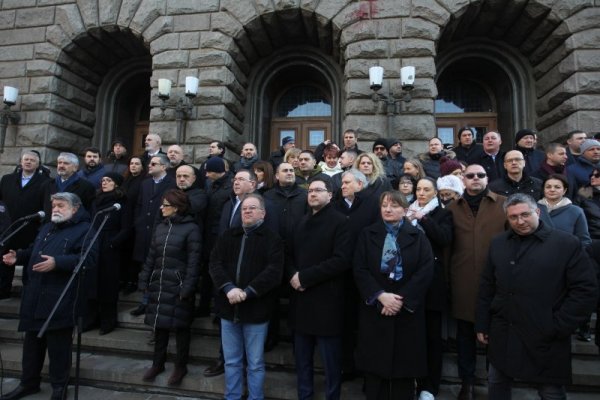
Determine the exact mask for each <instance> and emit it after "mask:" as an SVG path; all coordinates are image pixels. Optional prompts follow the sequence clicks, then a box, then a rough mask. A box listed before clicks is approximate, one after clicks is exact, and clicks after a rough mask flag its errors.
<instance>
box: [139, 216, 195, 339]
mask: <svg viewBox="0 0 600 400" xmlns="http://www.w3.org/2000/svg"><path fill="white" fill-rule="evenodd" d="M201 243H202V238H201V235H200V228H199V227H198V225H197V224H196V223H195V222H194V218H193V217H192V216H191V215H186V216H184V217H182V216H179V215H175V216H173V217H169V218H164V219H163V220H162V221H161V222H160V223H159V224H158V225H156V229H155V230H154V235H153V237H152V243H151V245H150V250H149V252H148V257H147V258H146V262H145V263H144V267H143V269H142V272H141V273H140V281H139V288H140V290H147V291H148V294H149V295H150V303H149V305H148V310H147V312H146V318H145V319H144V322H145V323H146V325H150V326H151V327H152V328H153V329H156V328H160V329H177V328H188V327H189V326H190V325H191V323H192V319H193V311H194V291H195V289H196V284H197V283H198V275H199V266H198V265H199V264H198V263H199V260H200V248H201Z"/></svg>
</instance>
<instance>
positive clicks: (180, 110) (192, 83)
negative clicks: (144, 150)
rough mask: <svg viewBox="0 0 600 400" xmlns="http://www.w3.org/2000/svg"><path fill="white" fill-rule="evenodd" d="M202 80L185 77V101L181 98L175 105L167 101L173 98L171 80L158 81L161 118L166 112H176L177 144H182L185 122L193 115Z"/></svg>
mask: <svg viewBox="0 0 600 400" xmlns="http://www.w3.org/2000/svg"><path fill="white" fill-rule="evenodd" d="M199 84H200V79H198V78H196V77H195V76H186V77H185V99H184V98H182V97H180V98H179V99H178V100H177V102H176V103H175V105H168V104H167V100H169V98H170V97H171V85H172V84H171V80H169V79H159V80H158V98H159V99H160V109H161V117H164V115H165V110H167V109H170V110H175V120H176V121H177V144H181V141H182V133H183V129H184V120H186V119H188V118H189V117H190V116H191V114H192V109H193V107H194V106H193V104H192V99H193V98H195V97H196V96H197V95H198V85H199Z"/></svg>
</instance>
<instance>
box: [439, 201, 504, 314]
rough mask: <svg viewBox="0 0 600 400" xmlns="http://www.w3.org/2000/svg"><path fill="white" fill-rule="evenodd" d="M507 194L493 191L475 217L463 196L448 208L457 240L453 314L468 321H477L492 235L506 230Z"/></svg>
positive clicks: (453, 257)
mask: <svg viewBox="0 0 600 400" xmlns="http://www.w3.org/2000/svg"><path fill="white" fill-rule="evenodd" d="M505 200H506V197H504V196H500V195H497V194H495V193H492V192H489V193H488V194H487V195H486V196H485V197H484V198H483V199H482V200H481V204H480V206H479V211H478V212H477V217H474V216H473V213H472V212H471V209H470V208H469V204H468V203H467V201H466V200H465V199H463V198H460V199H458V200H457V201H455V202H453V203H452V204H451V205H450V206H449V207H448V209H449V210H450V211H451V212H452V215H453V220H454V243H453V244H452V254H451V256H450V272H449V275H450V292H451V303H452V315H453V316H454V318H457V319H461V320H464V321H470V322H474V321H475V303H476V300H477V291H478V289H479V278H480V277H481V272H482V270H483V268H484V266H485V263H486V260H487V255H488V249H489V246H490V242H491V241H492V238H493V237H494V236H496V235H497V234H499V233H502V232H504V230H505V227H506V226H505V225H506V217H505V215H504V211H503V210H502V205H503V204H504V201H505Z"/></svg>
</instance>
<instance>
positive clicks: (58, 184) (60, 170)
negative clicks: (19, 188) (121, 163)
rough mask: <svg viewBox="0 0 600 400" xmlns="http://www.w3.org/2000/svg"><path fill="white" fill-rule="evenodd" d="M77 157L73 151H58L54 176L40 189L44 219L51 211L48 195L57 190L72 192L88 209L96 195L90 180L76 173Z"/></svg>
mask: <svg viewBox="0 0 600 400" xmlns="http://www.w3.org/2000/svg"><path fill="white" fill-rule="evenodd" d="M78 169H79V158H77V156H76V155H75V154H73V153H60V154H59V155H58V158H57V161H56V175H57V176H56V178H54V179H51V180H49V181H46V183H44V187H43V189H42V192H43V194H42V196H43V199H44V212H45V213H46V219H48V218H49V216H50V214H51V213H52V203H51V202H50V196H51V195H53V194H55V193H59V192H69V193H74V194H76V195H77V197H79V199H81V204H82V205H83V207H84V208H85V209H86V211H88V212H89V211H90V209H91V206H92V201H93V200H94V197H95V196H96V189H95V188H94V185H92V184H91V183H90V182H88V181H86V180H85V179H82V178H81V177H80V176H79V175H78V174H77V170H78Z"/></svg>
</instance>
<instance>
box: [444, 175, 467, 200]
mask: <svg viewBox="0 0 600 400" xmlns="http://www.w3.org/2000/svg"><path fill="white" fill-rule="evenodd" d="M437 189H438V191H440V190H444V189H447V190H452V191H453V192H456V193H458V194H459V195H460V196H462V194H463V192H464V190H465V189H464V186H463V183H462V182H461V181H460V178H459V177H458V176H456V175H446V176H442V177H441V178H438V180H437Z"/></svg>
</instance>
